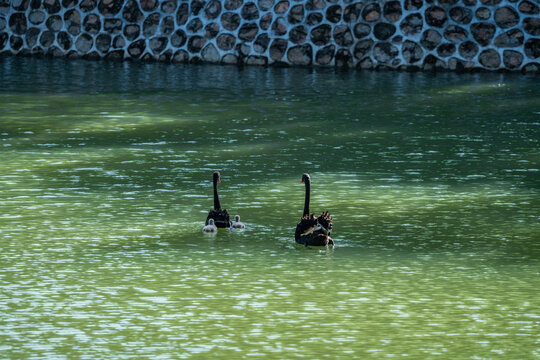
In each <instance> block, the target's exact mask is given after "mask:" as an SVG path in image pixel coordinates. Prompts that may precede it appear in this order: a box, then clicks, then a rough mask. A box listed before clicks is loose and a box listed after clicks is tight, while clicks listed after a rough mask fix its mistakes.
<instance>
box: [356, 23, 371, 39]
mask: <svg viewBox="0 0 540 360" xmlns="http://www.w3.org/2000/svg"><path fill="white" fill-rule="evenodd" d="M370 33H371V26H369V25H368V24H362V23H359V24H356V25H355V26H354V36H356V38H357V39H362V38H364V37H366V36H368V35H369V34H370Z"/></svg>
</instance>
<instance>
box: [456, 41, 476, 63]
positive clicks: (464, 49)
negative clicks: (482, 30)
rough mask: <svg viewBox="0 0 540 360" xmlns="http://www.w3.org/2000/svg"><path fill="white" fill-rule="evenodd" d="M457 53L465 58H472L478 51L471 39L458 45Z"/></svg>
mask: <svg viewBox="0 0 540 360" xmlns="http://www.w3.org/2000/svg"><path fill="white" fill-rule="evenodd" d="M458 50H459V55H461V57H463V58H465V59H472V58H474V57H475V56H476V54H477V53H478V45H477V44H476V43H474V42H472V41H465V42H463V43H461V44H460V45H459V47H458Z"/></svg>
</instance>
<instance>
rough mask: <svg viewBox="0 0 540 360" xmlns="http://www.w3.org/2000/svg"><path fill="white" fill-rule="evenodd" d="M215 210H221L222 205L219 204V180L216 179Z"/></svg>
mask: <svg viewBox="0 0 540 360" xmlns="http://www.w3.org/2000/svg"><path fill="white" fill-rule="evenodd" d="M214 210H221V205H220V204H219V195H218V192H217V179H216V178H214Z"/></svg>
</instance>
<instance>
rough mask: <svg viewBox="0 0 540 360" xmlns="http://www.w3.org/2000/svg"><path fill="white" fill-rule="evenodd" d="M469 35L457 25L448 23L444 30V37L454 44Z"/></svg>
mask: <svg viewBox="0 0 540 360" xmlns="http://www.w3.org/2000/svg"><path fill="white" fill-rule="evenodd" d="M468 36H469V33H468V32H467V30H465V29H464V28H462V27H461V26H457V25H450V26H447V27H446V30H444V38H445V39H446V40H448V41H450V42H453V43H454V44H459V43H461V42H462V41H463V40H465V39H466V38H467V37H468Z"/></svg>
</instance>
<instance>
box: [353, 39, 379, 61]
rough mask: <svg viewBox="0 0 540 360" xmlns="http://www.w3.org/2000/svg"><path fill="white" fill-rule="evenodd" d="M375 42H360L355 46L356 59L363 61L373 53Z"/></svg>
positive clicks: (368, 40)
mask: <svg viewBox="0 0 540 360" xmlns="http://www.w3.org/2000/svg"><path fill="white" fill-rule="evenodd" d="M373 44H374V41H373V40H371V39H365V40H360V41H358V42H357V43H356V45H355V46H354V52H353V54H354V57H355V58H356V59H362V58H363V57H364V56H366V55H367V54H369V53H370V52H371V49H372V47H373Z"/></svg>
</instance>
